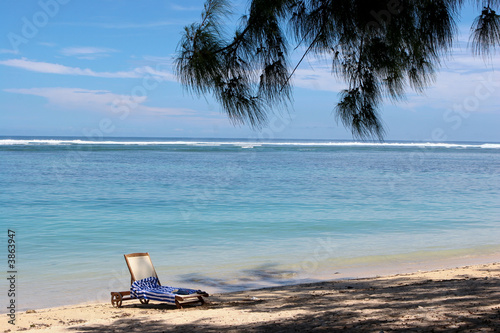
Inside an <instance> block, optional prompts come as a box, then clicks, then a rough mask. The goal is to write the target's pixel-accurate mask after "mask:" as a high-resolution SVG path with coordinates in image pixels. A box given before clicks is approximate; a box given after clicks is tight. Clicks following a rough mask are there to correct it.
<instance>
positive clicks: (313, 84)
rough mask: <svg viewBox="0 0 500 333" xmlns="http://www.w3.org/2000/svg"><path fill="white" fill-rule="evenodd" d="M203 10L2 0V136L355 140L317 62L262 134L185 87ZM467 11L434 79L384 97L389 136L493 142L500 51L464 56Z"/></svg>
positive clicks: (195, 4)
mask: <svg viewBox="0 0 500 333" xmlns="http://www.w3.org/2000/svg"><path fill="white" fill-rule="evenodd" d="M238 3H239V4H240V5H241V6H244V4H245V3H246V2H238ZM202 8H203V1H194V0H183V1H159V0H142V1H128V0H124V1H113V0H99V1H96V0H86V1H80V0H40V1H28V0H27V1H16V0H3V1H1V3H0V36H1V37H0V40H1V42H0V76H1V77H2V80H1V81H0V135H7V136H12V135H25V136H42V135H44V136H87V137H94V138H101V137H117V136H136V137H207V138H231V137H232V138H250V139H253V138H255V139H261V138H268V139H275V138H296V139H331V140H335V139H351V138H352V136H351V134H350V132H349V131H347V130H345V129H344V128H343V127H342V126H341V125H339V124H337V122H336V118H335V115H334V114H333V112H332V110H333V108H334V106H335V104H336V102H337V101H338V92H339V91H340V90H341V89H343V88H344V87H345V86H344V83H343V82H341V81H339V80H337V79H336V78H335V77H333V76H332V75H331V74H330V69H329V67H328V63H327V62H326V61H323V60H319V59H315V58H312V59H308V60H307V61H306V62H304V63H303V65H301V67H300V68H299V70H298V71H297V73H296V76H295V77H294V79H293V84H294V86H295V88H294V99H293V105H292V109H291V110H290V111H289V112H284V113H277V114H275V115H272V116H271V117H270V120H271V121H270V123H269V125H268V126H267V127H266V128H264V129H262V131H254V130H252V129H250V128H249V127H247V126H233V125H232V124H231V123H230V122H229V121H228V120H227V119H226V117H225V116H224V114H223V113H221V110H220V108H219V106H218V105H217V103H216V102H214V100H213V99H212V98H211V97H207V98H197V97H193V96H191V95H190V94H188V93H187V92H185V91H184V90H183V88H182V87H181V85H180V84H179V83H178V82H177V81H176V78H175V76H174V75H173V68H172V60H173V58H174V56H175V50H176V47H177V43H178V41H179V39H180V37H181V32H182V30H183V27H184V26H186V25H188V24H190V23H192V22H195V21H198V20H199V18H200V13H201V11H202ZM473 13H476V10H475V8H467V10H466V11H465V12H464V13H463V15H462V20H461V21H460V22H459V30H460V32H459V37H458V39H457V43H456V44H455V50H454V53H453V57H451V58H450V59H447V60H446V61H445V62H444V63H443V67H442V69H441V70H440V72H439V74H438V75H437V77H436V81H435V82H434V83H433V84H432V85H431V86H430V87H428V88H427V89H426V90H425V92H424V93H423V94H416V93H413V92H411V91H409V93H408V95H407V99H406V100H405V101H403V102H398V103H396V104H395V103H392V102H387V103H384V105H383V106H382V109H381V114H382V117H383V121H384V124H385V128H386V131H387V135H386V139H387V140H411V141H417V140H418V141H434V142H436V141H483V142H500V134H499V133H500V131H499V130H498V128H499V126H500V97H499V96H500V74H499V72H498V70H499V69H500V53H499V52H497V53H496V54H495V55H493V56H492V57H491V58H490V59H489V60H488V61H487V62H485V61H483V59H482V58H475V57H473V56H472V55H471V51H470V49H468V48H467V41H468V32H469V28H470V24H471V22H472V20H473Z"/></svg>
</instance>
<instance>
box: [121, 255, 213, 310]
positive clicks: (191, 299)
mask: <svg viewBox="0 0 500 333" xmlns="http://www.w3.org/2000/svg"><path fill="white" fill-rule="evenodd" d="M124 257H125V262H126V263H127V267H128V270H129V272H130V284H132V283H134V281H137V280H141V279H143V278H145V277H144V276H140V275H138V274H137V272H134V270H133V268H132V266H133V265H132V263H131V261H132V260H133V259H132V258H143V259H144V260H146V263H147V264H150V265H151V266H150V267H147V268H148V269H149V271H148V273H147V274H146V275H150V274H151V275H150V276H154V277H156V278H158V275H157V274H156V270H155V268H154V265H153V262H152V261H151V257H150V256H149V253H147V252H141V253H130V254H125V255H124ZM150 276H147V277H150ZM158 283H159V284H160V285H161V283H160V279H158ZM208 296H209V295H208V294H207V293H196V294H190V295H175V305H176V306H177V308H178V309H182V307H183V306H184V305H187V304H194V303H201V305H203V304H205V300H204V299H203V297H208ZM132 299H135V298H132V297H131V296H130V291H119V292H116V291H115V292H111V304H112V305H113V306H114V307H117V308H119V307H121V306H122V302H123V301H128V300H132ZM139 301H140V302H141V303H142V304H148V303H149V300H147V299H142V298H140V299H139Z"/></svg>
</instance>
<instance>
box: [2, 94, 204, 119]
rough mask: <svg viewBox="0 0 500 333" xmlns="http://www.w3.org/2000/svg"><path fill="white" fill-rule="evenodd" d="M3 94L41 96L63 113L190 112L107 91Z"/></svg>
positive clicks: (177, 114)
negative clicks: (150, 103) (83, 111)
mask: <svg viewBox="0 0 500 333" xmlns="http://www.w3.org/2000/svg"><path fill="white" fill-rule="evenodd" d="M4 91H6V92H10V93H16V94H23V95H33V96H40V97H44V98H46V99H47V100H48V102H49V104H50V105H51V106H54V107H58V108H61V109H64V110H85V111H89V110H91V111H99V112H111V113H113V112H115V113H118V112H120V113H123V110H126V111H127V112H130V113H134V114H142V115H164V116H185V115H193V114H194V113H195V111H194V110H191V109H186V108H163V107H152V106H147V105H144V103H145V102H146V100H147V97H146V96H132V95H120V94H114V93H112V92H110V91H107V90H88V89H80V88H30V89H5V90H4Z"/></svg>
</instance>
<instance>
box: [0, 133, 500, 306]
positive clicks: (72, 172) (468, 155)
mask: <svg viewBox="0 0 500 333" xmlns="http://www.w3.org/2000/svg"><path fill="white" fill-rule="evenodd" d="M0 168H1V172H0V188H1V192H0V219H1V224H2V229H3V230H4V236H2V240H1V244H5V243H6V240H7V229H12V230H15V232H16V255H17V263H16V265H17V267H16V269H17V271H18V281H17V284H18V285H17V288H18V294H17V302H18V306H19V309H27V308H39V307H49V306H57V305H65V304H74V303H79V302H85V301H96V300H107V299H108V298H109V297H108V296H109V292H110V291H116V290H126V289H128V286H129V283H130V276H129V273H128V271H127V268H126V265H125V261H124V259H123V254H125V253H132V252H149V253H150V254H151V257H152V260H153V263H154V264H155V266H156V269H157V272H158V275H159V277H160V280H161V281H162V283H163V284H170V285H175V286H183V287H193V288H196V289H205V290H207V291H209V292H215V291H230V290H241V289H247V288H255V287H260V286H267V285H278V284H288V283H297V282H302V281H315V280H319V279H324V278H329V279H331V278H337V277H341V278H344V277H353V276H358V275H357V274H360V273H359V272H360V270H361V271H362V270H363V269H364V268H366V269H370V270H372V271H373V270H375V271H376V270H377V268H380V269H381V268H388V267H389V268H393V269H396V270H398V269H399V270H402V269H404V268H405V267H408V265H412V264H414V263H416V262H420V261H426V260H434V259H443V258H450V257H471V256H472V257H473V256H477V255H491V254H493V255H495V254H498V253H500V241H499V239H500V202H499V198H500V144H496V143H443V144H440V143H404V142H402V143H364V144H362V143H354V142H327V141H294V140H288V141H273V142H258V141H248V140H227V139H226V140H201V139H137V138H110V139H103V140H102V141H86V140H85V139H82V138H36V139H35V138H19V137H17V138H5V137H4V138H0ZM2 248H4V249H5V248H6V246H2ZM4 256H5V257H6V256H7V253H6V252H5V254H4ZM355 272H357V273H355ZM34 286H35V289H36V290H37V292H36V293H34V292H33V288H34ZM4 312H5V311H4Z"/></svg>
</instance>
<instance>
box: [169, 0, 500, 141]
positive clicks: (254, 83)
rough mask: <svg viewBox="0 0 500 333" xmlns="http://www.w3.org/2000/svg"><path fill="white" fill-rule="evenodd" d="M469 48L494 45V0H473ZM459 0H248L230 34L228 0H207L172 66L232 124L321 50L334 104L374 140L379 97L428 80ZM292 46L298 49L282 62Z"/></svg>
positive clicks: (446, 43) (283, 95) (278, 92)
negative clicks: (332, 80) (334, 89)
mask: <svg viewBox="0 0 500 333" xmlns="http://www.w3.org/2000/svg"><path fill="white" fill-rule="evenodd" d="M471 2H474V3H477V4H478V6H480V7H481V8H482V11H481V14H480V15H479V17H478V18H477V19H476V20H475V22H474V23H473V27H472V28H471V35H472V36H471V39H472V48H473V51H474V53H475V54H489V53H490V51H491V50H492V49H494V48H495V47H496V46H498V44H499V43H500V18H499V15H497V14H496V12H495V10H494V9H495V8H496V7H498V5H499V4H500V0H476V1H472V0H471ZM463 4H464V1H463V0H302V1H301V0H251V3H250V6H249V9H248V14H247V15H246V16H244V17H243V18H242V20H241V21H242V24H241V26H240V27H239V28H238V29H237V30H236V32H235V34H234V35H233V36H232V37H229V36H227V35H225V34H224V33H223V28H224V27H225V22H224V21H225V19H226V18H227V17H228V15H229V9H230V4H229V1H227V0H207V1H206V4H205V9H204V11H203V13H202V19H201V22H200V23H195V24H192V25H191V26H189V27H186V28H185V32H184V35H183V38H182V40H181V42H180V44H179V48H178V58H177V60H176V74H177V76H178V78H179V79H180V81H181V83H182V84H183V85H185V86H186V87H187V88H188V89H190V90H191V91H192V92H193V93H195V94H198V95H202V94H207V93H211V94H213V95H214V96H215V98H216V99H217V101H218V102H219V103H220V104H221V105H222V108H223V109H224V111H225V112H226V113H227V115H228V116H229V118H230V119H231V120H232V121H233V122H235V123H248V124H250V125H251V126H253V127H256V128H258V127H261V126H262V125H264V124H265V123H266V120H267V115H268V114H269V113H270V112H273V110H274V109H275V108H276V107H286V106H287V105H288V102H289V101H290V100H291V78H292V76H293V73H294V71H295V69H296V68H297V67H298V65H299V64H300V62H301V61H302V60H303V59H304V58H305V57H306V56H308V55H312V56H322V57H324V56H327V57H329V58H330V59H331V63H332V72H333V73H334V74H335V76H336V77H337V78H339V79H341V80H343V81H344V82H345V83H346V88H345V89H344V90H343V91H342V92H341V93H340V101H338V102H337V104H336V107H335V111H336V114H337V117H338V119H339V120H340V121H341V122H342V123H343V124H344V125H345V126H346V127H348V128H350V129H351V131H352V133H353V135H354V136H355V137H358V138H362V139H366V138H370V137H373V138H378V139H382V138H383V135H384V129H383V126H382V124H381V119H380V116H379V114H378V111H379V107H380V104H381V102H382V101H383V99H384V98H388V99H391V100H400V99H402V98H404V96H405V92H406V90H407V89H408V88H411V89H413V90H416V91H422V90H423V89H424V88H425V87H426V86H427V85H428V84H429V83H431V82H432V80H433V77H434V74H435V72H436V70H437V69H438V68H439V65H440V59H441V58H442V57H443V56H445V55H446V54H447V53H448V51H449V50H450V48H451V46H452V42H453V38H454V36H455V32H456V22H455V18H456V17H457V16H458V14H459V11H460V9H461V7H462V5H463ZM292 48H294V49H295V48H299V49H303V50H304V54H303V56H302V58H301V60H300V61H299V64H293V65H294V66H293V69H292V67H291V66H290V60H289V54H290V50H291V49H292Z"/></svg>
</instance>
